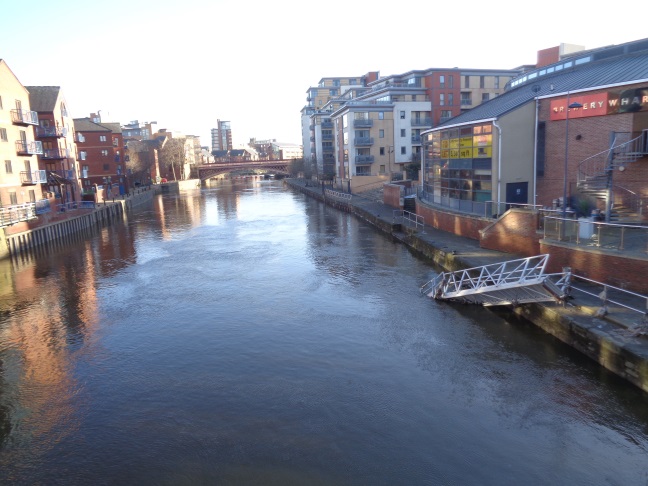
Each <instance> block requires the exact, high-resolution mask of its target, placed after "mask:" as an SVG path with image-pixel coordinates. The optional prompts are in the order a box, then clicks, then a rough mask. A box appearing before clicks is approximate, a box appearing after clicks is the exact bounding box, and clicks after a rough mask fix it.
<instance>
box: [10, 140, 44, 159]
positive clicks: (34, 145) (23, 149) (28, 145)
mask: <svg viewBox="0 0 648 486" xmlns="http://www.w3.org/2000/svg"><path fill="white" fill-rule="evenodd" d="M16 153H18V154H20V155H23V154H24V155H40V154H42V153H43V143H42V142H40V141H38V140H37V141H33V142H28V141H26V140H16Z"/></svg>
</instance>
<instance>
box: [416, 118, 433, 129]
mask: <svg viewBox="0 0 648 486" xmlns="http://www.w3.org/2000/svg"><path fill="white" fill-rule="evenodd" d="M411 125H412V126H413V127H431V126H432V118H431V117H429V116H426V117H425V118H412V122H411Z"/></svg>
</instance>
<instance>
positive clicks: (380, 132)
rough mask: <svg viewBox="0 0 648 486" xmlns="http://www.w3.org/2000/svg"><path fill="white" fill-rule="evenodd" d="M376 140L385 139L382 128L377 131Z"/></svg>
mask: <svg viewBox="0 0 648 486" xmlns="http://www.w3.org/2000/svg"><path fill="white" fill-rule="evenodd" d="M378 138H385V130H383V129H382V128H381V129H380V130H378Z"/></svg>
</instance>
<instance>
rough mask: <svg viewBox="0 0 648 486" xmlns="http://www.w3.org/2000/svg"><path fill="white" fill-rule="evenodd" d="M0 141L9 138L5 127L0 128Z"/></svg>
mask: <svg viewBox="0 0 648 486" xmlns="http://www.w3.org/2000/svg"><path fill="white" fill-rule="evenodd" d="M0 141H2V142H7V141H9V139H8V138H7V129H6V128H0Z"/></svg>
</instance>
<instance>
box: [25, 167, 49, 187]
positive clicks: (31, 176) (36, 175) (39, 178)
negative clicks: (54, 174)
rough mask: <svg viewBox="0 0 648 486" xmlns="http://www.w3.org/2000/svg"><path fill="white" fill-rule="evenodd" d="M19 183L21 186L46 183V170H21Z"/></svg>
mask: <svg viewBox="0 0 648 486" xmlns="http://www.w3.org/2000/svg"><path fill="white" fill-rule="evenodd" d="M20 183H21V184H22V185H23V186H33V185H36V184H46V183H47V171H44V170H35V171H33V172H30V171H26V170H23V171H21V172H20Z"/></svg>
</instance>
